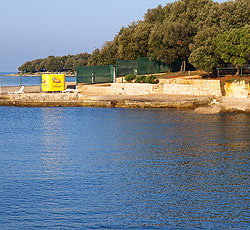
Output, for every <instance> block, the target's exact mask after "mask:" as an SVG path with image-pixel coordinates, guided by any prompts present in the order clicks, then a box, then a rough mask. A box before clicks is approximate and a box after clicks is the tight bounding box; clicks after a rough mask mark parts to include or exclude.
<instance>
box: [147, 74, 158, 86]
mask: <svg viewBox="0 0 250 230" xmlns="http://www.w3.org/2000/svg"><path fill="white" fill-rule="evenodd" d="M145 83H150V84H154V83H156V77H155V76H153V75H151V76H148V77H146V79H145Z"/></svg>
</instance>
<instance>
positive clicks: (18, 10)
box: [0, 0, 173, 72]
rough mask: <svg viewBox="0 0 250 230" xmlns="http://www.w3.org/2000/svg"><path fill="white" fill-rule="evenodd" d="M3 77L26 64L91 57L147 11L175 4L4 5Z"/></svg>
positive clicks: (141, 0)
mask: <svg viewBox="0 0 250 230" xmlns="http://www.w3.org/2000/svg"><path fill="white" fill-rule="evenodd" d="M0 2H1V12H0V31H1V36H0V72H16V71H18V67H19V66H21V65H22V64H23V63H25V62H26V61H30V60H34V59H38V58H46V57H48V56H50V55H54V56H63V55H68V54H78V53H83V52H88V53H92V51H93V50H94V49H96V48H101V47H102V45H103V44H104V42H105V41H111V40H113V38H114V36H115V35H116V34H117V33H118V32H119V30H120V29H121V27H123V26H124V27H126V26H128V25H129V24H131V22H133V21H138V20H142V19H143V16H144V14H145V13H146V12H147V9H150V8H155V7H157V6H158V5H160V4H161V5H162V6H165V5H166V3H168V2H173V1H172V0H126V1H124V0H122V1H121V0H0Z"/></svg>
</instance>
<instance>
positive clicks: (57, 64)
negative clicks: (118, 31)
mask: <svg viewBox="0 0 250 230" xmlns="http://www.w3.org/2000/svg"><path fill="white" fill-rule="evenodd" d="M90 56H91V55H90V54H88V53H80V54H77V55H67V56H62V57H55V56H49V57H47V58H43V59H36V60H33V61H28V62H26V63H24V64H23V65H21V66H20V67H19V68H18V70H19V71H21V72H26V73H30V72H31V73H34V72H45V71H48V72H64V71H66V72H67V71H75V70H76V67H77V66H85V65H87V64H88V59H89V57H90Z"/></svg>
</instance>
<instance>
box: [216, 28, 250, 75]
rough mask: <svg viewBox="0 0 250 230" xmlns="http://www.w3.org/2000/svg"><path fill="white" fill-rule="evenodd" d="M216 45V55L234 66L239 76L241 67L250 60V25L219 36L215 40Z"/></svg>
mask: <svg viewBox="0 0 250 230" xmlns="http://www.w3.org/2000/svg"><path fill="white" fill-rule="evenodd" d="M214 45H215V46H216V47H217V48H216V49H215V53H217V54H218V55H219V56H220V58H221V59H222V60H223V61H224V62H226V63H231V64H234V65H235V66H236V68H237V73H236V75H239V68H240V66H243V64H245V63H248V62H249V60H250V25H246V26H244V27H242V28H239V29H231V30H230V31H228V32H225V33H223V34H219V35H218V36H217V37H216V38H215V39H214Z"/></svg>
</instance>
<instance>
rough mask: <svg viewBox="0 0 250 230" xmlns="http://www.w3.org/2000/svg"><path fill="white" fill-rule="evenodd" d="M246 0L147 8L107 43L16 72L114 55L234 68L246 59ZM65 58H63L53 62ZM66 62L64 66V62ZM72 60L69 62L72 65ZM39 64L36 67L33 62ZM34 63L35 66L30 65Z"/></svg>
mask: <svg viewBox="0 0 250 230" xmlns="http://www.w3.org/2000/svg"><path fill="white" fill-rule="evenodd" d="M249 22H250V0H234V1H227V2H223V3H218V2H214V1H213V0H178V1H175V2H173V3H168V4H166V5H165V6H164V7H163V6H161V5H159V6H158V7H156V8H154V9H149V10H148V11H147V13H146V14H145V16H144V19H143V20H141V21H138V22H132V23H131V24H130V25H128V26H127V27H122V28H121V29H120V31H119V32H118V34H116V35H115V37H114V39H113V40H112V41H107V42H105V44H104V45H103V46H102V48H100V49H95V50H94V51H93V53H92V54H91V55H88V54H86V53H84V55H83V54H80V55H83V56H84V58H83V59H81V58H79V57H78V59H75V56H77V55H75V56H73V55H69V56H64V57H61V58H59V57H48V58H47V59H46V61H45V60H44V61H45V62H46V64H47V65H45V64H41V63H43V61H39V60H41V59H39V60H35V61H32V62H31V63H32V68H30V67H29V68H27V66H30V64H31V63H28V64H27V63H25V64H24V65H26V66H24V65H23V66H24V67H23V66H21V67H22V68H21V67H20V71H22V70H25V71H30V70H32V69H33V70H34V69H35V70H37V69H40V70H41V69H46V70H48V71H49V69H53V70H55V69H57V70H58V69H59V66H60V68H61V67H62V64H61V65H60V64H59V63H58V62H60V63H61V62H63V63H64V66H63V68H64V69H72V70H75V68H76V66H78V65H110V64H115V63H116V60H117V59H122V60H134V59H136V58H137V57H149V58H152V59H158V60H160V61H162V62H164V63H167V64H172V63H174V62H175V61H181V63H182V64H181V69H180V70H181V71H185V70H186V66H187V64H188V63H189V64H191V65H193V66H194V67H195V68H197V69H199V70H204V71H207V72H212V71H214V70H215V68H216V67H220V66H223V65H225V63H231V64H234V65H236V67H239V66H242V65H243V64H246V63H249V60H250V25H249ZM57 59H63V60H65V61H62V60H61V61H56V60H57ZM66 60H67V64H68V63H70V64H68V65H66ZM72 60H73V65H72ZM36 61H37V62H39V66H38V65H37V64H35V63H33V62H36ZM34 66H35V67H34Z"/></svg>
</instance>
